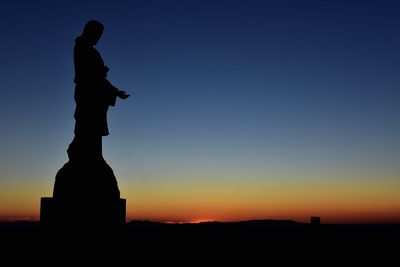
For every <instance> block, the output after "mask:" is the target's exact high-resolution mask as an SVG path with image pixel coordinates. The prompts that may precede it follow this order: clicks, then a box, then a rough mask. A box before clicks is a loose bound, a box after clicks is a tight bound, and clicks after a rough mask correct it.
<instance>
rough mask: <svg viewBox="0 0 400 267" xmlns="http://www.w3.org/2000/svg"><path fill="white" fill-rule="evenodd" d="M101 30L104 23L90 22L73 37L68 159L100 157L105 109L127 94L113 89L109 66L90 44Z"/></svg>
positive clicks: (99, 34) (105, 126)
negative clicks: (73, 104) (71, 126)
mask: <svg viewBox="0 0 400 267" xmlns="http://www.w3.org/2000/svg"><path fill="white" fill-rule="evenodd" d="M102 33H103V25H102V24H101V23H100V22H98V21H95V20H92V21H89V22H88V23H87V24H86V26H85V29H84V30H83V33H82V35H81V36H80V37H78V38H76V40H75V48H74V65H75V80H74V82H75V84H76V87H75V95H74V98H75V102H76V109H75V115H74V117H75V120H76V123H75V138H74V140H73V141H72V143H71V145H70V147H69V149H68V156H69V158H70V159H71V160H75V159H78V160H79V158H83V159H87V158H88V157H89V158H91V159H95V158H98V159H99V160H103V157H102V146H101V138H102V136H107V135H108V134H109V133H108V125H107V110H108V107H109V106H114V105H115V101H116V98H117V97H120V98H122V99H126V98H128V97H129V95H127V94H126V93H125V92H124V91H120V90H118V89H117V88H115V87H114V86H113V85H112V84H111V83H110V82H109V81H108V80H107V79H106V76H107V72H108V70H109V69H108V67H106V66H105V65H104V62H103V59H102V58H101V56H100V54H99V52H98V51H97V50H96V49H95V48H94V47H93V46H94V45H96V44H97V42H98V41H99V39H100V37H101V35H102Z"/></svg>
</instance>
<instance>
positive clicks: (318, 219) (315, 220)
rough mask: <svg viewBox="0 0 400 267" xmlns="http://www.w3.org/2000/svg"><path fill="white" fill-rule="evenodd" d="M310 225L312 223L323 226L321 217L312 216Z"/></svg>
mask: <svg viewBox="0 0 400 267" xmlns="http://www.w3.org/2000/svg"><path fill="white" fill-rule="evenodd" d="M310 223H311V224H312V225H319V224H321V217H318V216H311V218H310Z"/></svg>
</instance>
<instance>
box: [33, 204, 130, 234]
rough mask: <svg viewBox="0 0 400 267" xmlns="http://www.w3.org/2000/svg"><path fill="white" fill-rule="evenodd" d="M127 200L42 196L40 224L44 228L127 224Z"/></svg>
mask: <svg viewBox="0 0 400 267" xmlns="http://www.w3.org/2000/svg"><path fill="white" fill-rule="evenodd" d="M125 214H126V200H125V199H123V198H119V199H116V200H113V201H112V200H107V201H104V200H96V199H70V202H65V201H59V200H58V199H56V198H53V197H42V198H41V202H40V225H41V227H44V228H63V229H65V228H73V229H77V228H81V229H82V230H84V229H87V228H92V229H97V228H103V227H104V228H114V227H120V226H123V225H124V224H125Z"/></svg>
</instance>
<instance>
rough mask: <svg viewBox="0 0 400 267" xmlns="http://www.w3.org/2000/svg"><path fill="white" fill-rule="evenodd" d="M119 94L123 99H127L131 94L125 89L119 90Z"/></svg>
mask: <svg viewBox="0 0 400 267" xmlns="http://www.w3.org/2000/svg"><path fill="white" fill-rule="evenodd" d="M117 96H118V97H119V98H121V99H127V98H128V97H129V95H128V94H127V93H126V92H125V91H118V92H117Z"/></svg>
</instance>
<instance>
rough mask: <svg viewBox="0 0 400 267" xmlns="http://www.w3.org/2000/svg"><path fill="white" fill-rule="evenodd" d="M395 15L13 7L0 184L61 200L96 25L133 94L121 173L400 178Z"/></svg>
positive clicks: (346, 6) (114, 153) (337, 5)
mask: <svg viewBox="0 0 400 267" xmlns="http://www.w3.org/2000/svg"><path fill="white" fill-rule="evenodd" d="M399 14H400V3H399V2H398V1H338V0H334V1H248V0H246V1H218V0H215V1H206V0H202V1H151V0H150V1H72V0H68V1H7V2H4V1H3V2H2V4H1V7H0V33H1V42H0V47H1V50H0V58H1V62H2V64H1V66H0V81H1V91H0V99H1V100H2V103H1V106H0V122H1V125H2V131H1V132H0V147H1V152H0V170H1V173H0V177H1V178H0V179H1V180H0V185H2V186H5V185H6V184H9V182H10V180H13V181H14V182H18V181H19V182H21V183H28V184H29V183H36V184H39V185H44V184H49V186H48V187H45V189H43V187H42V188H40V189H38V191H39V192H45V193H47V194H51V183H52V182H53V177H54V175H55V172H56V171H57V170H58V168H59V167H60V166H61V165H62V164H63V163H64V162H65V161H66V159H67V157H66V152H65V150H66V148H67V146H68V144H69V142H70V141H71V140H72V138H73V124H74V120H73V111H74V102H73V89H74V84H73V57H72V56H73V55H72V52H73V45H74V39H75V38H76V37H77V36H79V35H80V33H81V31H82V28H83V25H84V24H85V22H86V21H88V20H89V19H98V20H100V21H101V22H103V24H104V25H105V31H104V34H103V38H102V39H101V40H100V42H99V44H98V46H97V48H98V50H99V51H100V53H101V54H102V56H103V59H104V60H105V62H106V65H108V66H109V67H110V69H111V70H110V73H109V79H110V80H111V81H112V82H113V83H114V84H115V85H116V86H117V87H119V88H120V89H123V90H126V91H128V92H129V93H131V94H132V97H131V98H129V99H128V100H127V101H125V102H121V101H120V102H118V103H117V106H116V107H115V108H112V109H111V110H110V112H109V126H110V133H111V134H110V136H109V137H106V138H105V140H104V154H105V158H106V159H108V161H109V162H111V165H112V166H113V168H114V169H115V171H116V173H117V176H118V177H120V178H118V179H119V181H120V182H121V183H123V184H129V185H131V186H132V188H134V187H135V185H137V183H146V182H147V181H151V182H154V181H155V182H160V181H162V182H166V181H171V180H173V181H175V180H178V181H181V180H198V179H216V180H218V179H220V181H226V180H227V179H236V180H241V181H246V179H247V180H248V181H249V183H251V182H252V181H255V180H259V179H267V180H268V179H277V178H279V179H289V180H290V179H297V178H299V177H303V178H304V177H314V176H315V177H314V178H316V179H339V180H340V179H343V181H345V180H347V179H361V178H360V177H362V178H365V179H375V180H376V181H377V180H379V179H381V180H382V179H383V182H385V181H389V180H390V179H393V177H397V178H398V173H399V171H400V167H399V166H400V165H399V163H400V141H399V140H400V139H399V136H400V124H399V121H400V105H399V104H400V90H399V85H400V75H399V74H400V16H399ZM282 177H285V178H282ZM366 177H367V178H366ZM382 177H383V178H382ZM385 179H387V180H385ZM138 181H139V182H138ZM396 185H397V186H398V184H396ZM344 186H345V185H344ZM10 188H11V187H10ZM48 189H50V192H48ZM10 190H11V189H10ZM40 190H42V191H40ZM130 190H131V189H130ZM132 190H133V189H132ZM129 192H130V191H129Z"/></svg>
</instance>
